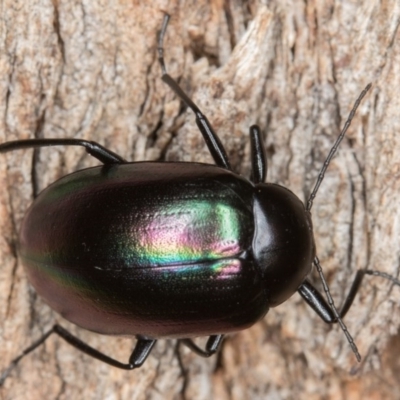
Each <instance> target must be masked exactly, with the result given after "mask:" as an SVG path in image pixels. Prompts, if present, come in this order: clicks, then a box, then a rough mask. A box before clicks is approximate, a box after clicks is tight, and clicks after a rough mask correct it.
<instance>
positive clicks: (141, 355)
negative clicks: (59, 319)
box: [0, 325, 156, 386]
mask: <svg viewBox="0 0 400 400" xmlns="http://www.w3.org/2000/svg"><path fill="white" fill-rule="evenodd" d="M52 333H56V334H57V335H58V336H60V337H61V338H63V339H64V340H65V341H66V342H68V343H69V344H70V345H72V346H74V347H75V348H77V349H78V350H80V351H82V352H83V353H86V354H87V355H89V356H91V357H93V358H96V359H98V360H100V361H103V362H105V363H106V364H109V365H112V366H113V367H117V368H121V369H127V370H131V369H135V368H139V367H141V366H142V365H143V363H144V362H145V361H146V358H147V356H148V355H149V354H150V352H151V350H152V348H153V346H154V345H155V343H156V340H155V339H148V338H144V337H140V338H139V339H138V341H137V342H136V346H135V348H134V349H133V352H132V354H131V356H130V357H129V362H128V363H127V364H124V363H121V362H119V361H117V360H115V359H113V358H111V357H108V356H106V355H105V354H103V353H101V352H100V351H98V350H96V349H94V348H93V347H91V346H89V345H88V344H86V343H85V342H82V341H81V340H80V339H78V338H77V337H76V336H74V335H72V334H71V333H69V332H68V331H67V330H66V329H64V328H63V327H61V326H60V325H54V326H53V328H51V329H50V330H49V331H47V332H46V333H45V334H44V335H43V336H42V337H41V338H40V339H38V340H37V341H36V342H34V343H33V344H32V345H31V346H29V347H28V348H26V349H25V350H24V351H23V352H22V354H21V355H19V356H18V357H17V358H15V359H14V360H13V361H11V363H10V365H9V366H8V368H7V369H6V370H5V371H4V372H3V373H2V374H1V375H0V386H2V385H3V383H4V381H5V380H6V378H7V377H8V376H9V374H10V372H11V371H12V370H13V369H14V368H15V367H16V366H17V364H18V363H19V362H20V361H21V359H22V358H24V357H25V356H26V355H28V354H29V353H31V352H32V351H33V350H35V349H36V348H37V347H39V346H40V345H41V344H43V343H44V342H45V341H46V339H48V337H49V336H50V335H51V334H52Z"/></svg>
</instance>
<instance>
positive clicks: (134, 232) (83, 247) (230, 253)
mask: <svg viewBox="0 0 400 400" xmlns="http://www.w3.org/2000/svg"><path fill="white" fill-rule="evenodd" d="M65 210H68V212H66V211H65ZM253 234H254V221H253V216H252V185H251V184H250V183H249V182H248V181H247V180H245V179H241V178H239V177H238V176H237V175H233V174H231V173H230V172H228V171H225V170H223V169H220V168H217V167H214V166H211V165H205V164H186V163H132V164H122V165H115V166H111V167H110V166H104V167H96V168H91V169H87V170H83V171H79V172H77V173H74V174H71V175H68V176H66V177H64V178H62V179H60V180H59V181H57V182H55V183H54V184H53V185H52V186H50V187H49V188H48V189H46V190H45V191H44V192H43V193H41V194H40V195H39V197H38V198H37V199H36V200H35V202H34V204H33V205H32V207H31V208H30V210H29V211H28V213H27V215H26V217H25V219H24V222H23V225H22V229H21V238H20V244H21V248H20V252H21V256H22V258H23V261H24V265H25V266H26V269H27V271H28V276H29V279H30V281H31V282H32V284H33V285H34V286H35V288H36V290H37V291H38V293H39V294H40V295H41V296H42V297H43V298H44V299H45V300H46V301H47V302H48V303H49V304H50V306H51V307H52V308H54V309H55V310H56V311H58V312H60V313H61V314H62V315H63V316H65V317H66V318H67V319H69V320H70V321H72V322H74V323H76V324H78V325H81V326H83V327H85V328H87V329H91V330H94V331H97V332H100V333H107V334H125V335H127V334H146V335H149V336H153V337H159V336H181V337H182V336H190V335H191V334H197V335H199V334H211V333H223V332H227V331H231V330H238V329H242V328H245V327H247V326H249V325H251V324H252V323H254V322H255V321H256V320H257V319H259V318H261V317H262V316H263V315H264V314H265V312H266V310H267V305H266V304H265V299H264V298H263V297H264V295H263V289H262V287H261V282H260V276H259V275H260V274H259V272H258V271H257V269H256V268H254V266H253V264H252V260H251V259H250V258H249V255H248V253H247V252H248V250H249V249H250V248H251V244H252V238H253Z"/></svg>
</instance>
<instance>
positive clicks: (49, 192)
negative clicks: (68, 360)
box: [0, 15, 399, 383]
mask: <svg viewBox="0 0 400 400" xmlns="http://www.w3.org/2000/svg"><path fill="white" fill-rule="evenodd" d="M168 20H169V16H168V15H166V16H165V17H164V21H163V26H162V29H161V32H160V36H159V46H158V53H159V61H160V65H161V69H162V79H163V81H164V82H165V83H166V84H167V85H168V86H169V87H170V88H171V89H172V90H173V91H174V92H175V93H176V94H177V95H178V96H179V97H180V98H181V99H182V100H183V101H184V102H185V103H186V105H187V106H188V107H189V108H190V109H191V110H192V111H193V112H194V114H195V116H196V123H197V126H198V127H199V130H200V132H201V134H202V135H203V137H204V140H205V141H206V144H207V146H208V148H209V150H210V153H211V155H212V157H213V159H214V161H215V164H216V165H209V164H200V163H183V162H168V163H166V162H162V163H161V162H139V163H129V162H126V161H125V160H124V159H123V158H121V157H120V156H118V155H117V154H115V153H113V152H112V151H110V150H108V149H106V148H104V147H102V146H101V145H99V144H97V143H95V142H89V141H85V140H80V139H33V140H19V141H13V142H7V143H4V144H2V145H0V152H3V153H4V152H7V151H12V150H18V149H24V148H31V147H43V146H57V145H64V146H71V145H72V146H84V147H85V149H86V151H87V152H88V153H89V154H91V155H92V156H94V157H96V158H97V159H98V160H99V161H101V162H102V163H103V164H104V165H102V166H98V167H94V168H89V169H84V170H81V171H78V172H75V173H72V174H70V175H67V176H65V177H63V178H61V179H59V180H58V181H56V182H55V183H53V184H52V185H51V186H49V187H48V188H47V189H45V190H44V191H43V192H42V193H40V195H39V196H38V197H37V198H36V199H35V201H34V202H33V204H32V205H31V207H30V208H29V210H28V211H27V213H26V215H25V218H24V220H23V223H22V227H21V231H20V237H19V254H20V257H21V260H22V262H23V264H24V266H25V269H26V272H27V274H28V278H29V281H30V282H31V284H32V285H33V286H34V287H35V289H36V291H37V292H38V293H39V295H40V296H41V297H42V298H43V299H44V300H45V301H46V302H47V303H48V304H49V305H50V307H51V308H52V309H54V310H55V311H57V312H58V313H59V314H61V315H62V316H63V317H64V318H66V319H67V320H69V321H71V322H73V323H74V324H76V325H79V326H81V327H83V328H85V329H88V330H90V331H93V332H97V333H101V334H107V335H125V336H126V335H132V336H136V337H137V339H138V340H137V343H136V346H135V348H134V350H133V352H132V354H131V356H130V358H129V361H128V363H126V364H125V363H121V362H119V361H116V360H114V359H112V358H110V357H108V356H107V355H104V354H103V353H100V352H99V351H97V350H95V349H93V348H92V347H90V346H88V345H87V344H86V343H83V342H82V341H80V340H79V339H78V338H76V337H75V336H73V335H72V334H70V333H69V332H68V331H66V330H65V329H64V328H62V327H61V326H60V325H55V326H54V327H53V328H52V329H51V330H50V331H48V332H47V333H45V334H44V335H43V336H42V337H41V338H40V339H39V340H38V341H36V342H35V343H34V344H33V345H32V346H30V347H29V348H27V349H26V350H25V351H24V352H23V353H22V354H21V355H20V356H19V357H17V358H16V359H15V360H14V361H13V362H12V363H11V365H10V366H9V368H8V369H7V370H6V371H5V372H4V373H3V375H2V378H1V380H0V383H2V382H3V381H4V379H5V378H6V376H7V375H8V374H9V372H10V371H11V369H12V368H13V367H14V366H15V365H16V364H17V363H18V362H19V361H20V359H21V358H22V357H23V356H25V355H26V354H28V353H29V352H31V351H33V350H34V349H35V348H37V347H38V346H39V345H41V344H42V343H43V342H44V341H45V340H46V339H47V338H48V337H49V336H50V335H51V334H52V333H56V334H58V335H59V336H60V337H62V338H63V339H65V340H66V341H67V342H68V343H70V344H71V345H73V346H74V347H75V348H77V349H78V350H81V351H82V352H84V353H86V354H88V355H90V356H92V357H94V358H97V359H99V360H101V361H104V362H106V363H108V364H110V365H113V366H115V367H119V368H123V369H134V368H137V367H140V366H141V365H142V364H143V362H144V361H145V360H146V358H147V356H148V355H149V354H150V351H151V349H152V348H153V346H154V344H155V343H156V340H157V339H158V338H166V337H168V338H171V337H172V338H179V339H180V340H181V341H182V343H184V344H185V345H186V346H188V347H189V348H190V349H192V350H193V351H194V352H196V353H197V354H199V355H200V356H204V357H208V356H210V355H212V354H214V353H215V352H216V351H217V349H218V347H219V345H220V343H221V341H222V338H223V335H224V334H225V333H228V332H235V331H238V330H241V329H245V328H248V327H250V326H251V325H253V324H254V323H255V322H257V321H258V320H260V319H261V318H263V317H264V316H265V314H266V313H267V312H268V310H269V308H270V307H275V306H278V305H279V304H281V303H282V302H284V301H285V300H287V299H288V298H289V297H290V296H292V294H293V293H295V292H296V291H297V292H299V293H300V295H301V296H302V297H303V298H304V300H305V301H306V302H307V303H308V304H309V305H310V306H311V308H312V309H313V310H314V311H315V312H316V313H317V314H318V315H319V316H320V317H321V318H322V319H323V320H324V321H325V322H327V323H334V322H339V323H340V325H341V326H342V329H343V330H344V332H345V334H346V336H347V338H348V340H349V342H350V344H351V346H352V348H353V351H354V352H355V354H356V356H357V358H358V359H359V358H360V356H359V354H358V351H357V348H356V346H355V344H354V342H353V340H352V338H351V336H350V334H349V333H348V331H347V329H346V327H345V326H344V324H343V322H342V320H341V317H343V316H344V315H345V314H346V312H347V311H348V309H349V308H350V306H351V304H352V302H353V300H354V297H355V295H356V293H357V291H358V289H359V288H360V285H361V281H362V279H363V277H364V275H365V274H375V275H380V276H382V277H385V278H388V279H390V280H391V281H392V282H394V283H396V284H399V281H398V280H396V279H395V278H393V277H389V276H387V275H386V274H383V273H380V272H376V271H371V270H360V271H358V273H357V275H356V278H355V280H354V282H353V285H352V287H351V289H350V292H349V295H348V296H347V298H346V301H345V303H344V306H343V307H342V309H341V311H340V312H339V313H338V312H337V310H336V308H335V307H334V305H333V301H332V298H331V296H330V294H329V291H328V288H327V285H326V282H325V280H324V278H323V276H322V271H321V267H320V265H319V261H318V258H317V257H316V255H315V245H314V238H313V232H312V223H311V214H310V210H311V207H312V202H313V199H314V198H315V195H316V193H317V190H318V188H319V186H320V184H321V182H322V180H323V177H324V173H325V171H326V169H327V167H328V165H329V162H330V160H331V158H332V157H333V154H334V153H335V151H336V149H337V147H338V145H339V143H340V141H341V140H342V138H343V136H344V134H345V132H346V130H347V129H348V127H349V125H350V122H351V120H352V118H353V116H354V113H355V110H356V108H357V107H358V105H359V103H360V101H361V99H362V98H363V97H364V95H365V94H366V92H367V91H368V89H369V87H370V85H368V86H367V87H366V89H365V90H364V91H363V92H362V93H361V95H360V96H359V98H358V100H357V101H356V103H355V105H354V108H353V110H352V111H351V113H350V115H349V118H348V120H347V122H346V124H345V126H344V128H343V130H342V132H341V134H340V136H339V137H338V139H337V141H336V143H335V145H334V146H333V148H332V150H331V152H330V154H329V156H328V158H327V160H326V161H325V164H324V166H323V168H322V170H321V172H320V175H319V178H318V180H317V183H316V185H315V188H314V190H313V192H312V194H311V196H310V199H309V201H308V203H307V206H306V207H305V206H304V205H303V203H302V202H301V201H300V200H299V199H298V197H297V196H295V195H294V194H293V193H292V192H291V191H289V190H288V189H286V188H284V187H282V186H279V185H275V184H269V183H264V179H265V176H266V170H267V166H266V159H265V155H264V150H263V145H262V141H261V134H260V130H259V128H258V127H257V126H252V127H251V128H250V140H251V146H252V151H251V154H252V177H251V180H248V179H246V178H243V177H241V176H239V175H237V174H235V173H233V172H232V170H231V167H230V165H229V161H228V158H227V155H226V153H225V150H224V148H223V146H222V144H221V142H220V140H219V139H218V136H217V135H216V133H215V132H214V130H213V128H212V127H211V125H210V123H209V122H208V120H207V118H206V117H205V116H204V114H203V113H202V112H201V111H200V109H199V108H198V107H197V106H196V105H195V104H194V103H193V102H192V100H190V98H189V97H188V96H187V95H186V94H185V93H184V92H183V91H182V89H181V88H180V87H179V85H178V84H177V82H176V81H175V80H174V79H173V78H172V77H171V76H170V75H168V74H167V72H166V67H165V63H164V57H163V38H164V35H165V32H166V28H167V24H168ZM313 263H314V264H315V266H316V267H317V269H318V271H319V272H320V274H321V278H322V281H323V285H324V289H325V292H326V294H327V296H328V302H326V301H325V300H324V299H323V297H322V295H321V294H320V293H319V292H318V291H317V289H316V288H315V287H314V286H313V285H312V284H311V283H310V281H309V280H308V279H307V275H308V274H309V273H310V271H311V266H312V264H313ZM196 336H209V339H208V341H207V344H206V348H205V349H201V348H200V347H198V346H197V345H196V344H195V343H194V342H193V340H192V338H193V337H196Z"/></svg>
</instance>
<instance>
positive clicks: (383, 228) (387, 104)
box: [0, 0, 400, 400]
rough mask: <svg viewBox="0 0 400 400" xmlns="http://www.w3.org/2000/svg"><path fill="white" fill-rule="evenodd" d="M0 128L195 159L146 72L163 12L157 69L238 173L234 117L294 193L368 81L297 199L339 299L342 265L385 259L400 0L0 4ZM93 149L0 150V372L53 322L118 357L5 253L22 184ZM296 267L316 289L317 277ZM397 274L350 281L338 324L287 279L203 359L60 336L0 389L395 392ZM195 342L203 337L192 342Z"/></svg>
mask: <svg viewBox="0 0 400 400" xmlns="http://www.w3.org/2000/svg"><path fill="white" fill-rule="evenodd" d="M0 4H1V7H0V116H1V117H0V124H1V126H0V141H1V142H4V141H7V140H15V139H18V138H35V137H37V138H42V137H44V138H48V137H56V138H66V137H71V138H72V137H74V138H84V139H88V140H95V141H98V142H99V143H101V144H103V145H105V146H106V147H108V148H110V149H111V150H113V151H115V152H116V153H118V154H120V155H121V156H122V157H124V158H126V159H129V160H134V161H138V160H165V161H172V160H174V161H175V160H180V161H198V162H212V160H211V157H210V155H209V152H208V151H207V149H206V146H205V144H204V141H203V139H202V137H201V135H200V133H199V132H198V130H197V127H196V125H195V122H194V117H193V114H192V113H191V112H190V111H188V110H187V109H186V108H185V107H183V105H182V103H181V102H180V101H179V99H177V97H176V96H175V95H174V94H173V93H172V92H171V90H170V89H169V88H168V87H167V86H166V85H165V84H163V82H162V81H161V79H160V68H159V65H158V61H157V54H156V33H157V31H158V30H159V28H160V26H161V21H162V18H163V11H167V12H168V13H170V14H171V15H172V19H171V23H170V26H169V29H168V32H167V37H166V42H165V47H166V62H167V67H168V70H169V72H170V74H171V75H172V76H173V77H175V78H176V79H177V80H178V81H179V82H180V84H181V85H182V87H183V88H184V89H185V90H186V91H187V92H188V93H189V94H190V96H191V97H192V98H193V99H194V100H195V101H196V103H197V104H198V105H199V106H200V108H201V109H202V110H203V111H204V113H205V114H206V115H207V117H208V118H209V120H210V121H211V122H212V124H213V126H214V128H215V129H216V131H217V132H218V134H219V136H220V138H221V140H222V142H223V143H224V145H225V146H226V149H227V152H228V154H229V157H230V160H231V163H232V166H233V168H234V170H235V171H237V172H238V173H241V174H244V175H248V174H249V170H250V158H249V150H250V146H249V135H248V129H249V127H250V126H251V125H252V124H254V123H258V124H259V125H260V126H261V129H262V131H263V133H264V137H265V144H266V149H267V156H268V163H269V170H268V178H267V179H268V181H270V182H276V183H279V184H282V185H284V186H287V187H289V188H290V189H291V190H292V191H293V192H295V193H296V194H297V195H298V196H299V197H300V198H301V199H303V200H306V199H307V196H308V195H309V193H310V191H311V189H312V187H313V185H314V183H315V180H316V177H317V175H318V171H319V169H320V168H321V166H322V163H323V161H324V159H325V158H326V156H327V154H328V151H329V149H330V148H331V146H332V144H333V142H334V140H335V138H336V136H337V135H338V133H339V131H340V129H341V127H342V125H343V123H344V121H345V119H346V118H347V115H348V113H349V111H350V109H351V107H352V105H353V103H354V101H355V99H356V98H357V96H358V95H359V93H360V92H361V90H362V89H363V88H364V87H365V86H366V85H367V83H369V82H372V89H371V90H370V92H369V93H368V95H367V96H366V98H365V99H364V101H363V102H362V105H361V106H360V108H359V110H358V112H357V115H356V117H355V119H354V120H353V123H352V125H351V127H350V129H349V131H348V133H347V136H346V138H345V139H344V141H343V143H342V144H341V146H340V150H339V152H338V154H337V155H336V157H335V158H334V159H333V161H332V164H331V166H330V168H329V170H328V173H327V175H326V177H325V180H324V182H323V184H322V186H321V189H320V191H319V193H318V196H317V198H316V201H315V203H314V208H313V221H314V229H315V238H316V242H317V249H318V250H317V251H318V255H319V258H320V260H321V263H322V266H323V269H324V271H325V274H326V276H327V280H328V282H329V284H330V288H331V291H332V295H333V297H334V299H335V301H336V304H337V305H340V303H341V301H342V299H344V297H345V295H346V293H347V290H348V289H349V286H350V283H351V281H352V278H353V277H354V275H355V271H356V270H357V269H360V268H372V269H376V270H380V271H383V272H386V273H389V274H391V275H394V276H398V274H399V267H400V265H399V263H400V246H399V242H400V241H399V239H400V212H399V206H398V204H399V197H400V135H399V134H398V133H399V131H400V115H399V110H400V95H399V88H400V40H399V39H400V33H399V29H398V27H399V21H400V3H399V2H398V1H397V0H388V1H384V2H382V1H377V0H373V1H368V2H366V1H361V0H358V1H357V0H353V1H352V0H349V1H333V0H322V1H317V0H313V1H308V2H304V1H300V0H291V1H274V0H271V1H261V0H259V1H258V0H253V1H248V2H245V1H243V2H240V1H232V0H231V1H229V0H225V1H223V0H218V1H217V0H216V1H212V2H207V1H180V2H179V1H162V0H157V1H153V2H144V1H143V2H139V1H133V0H131V1H122V0H121V1H115V2H114V1H98V2H94V1H88V0H52V1H50V0H31V1H29V2H28V1H25V0H3V1H1V3H0ZM96 164H98V162H97V161H96V160H95V159H93V158H92V157H90V156H87V155H86V153H85V152H84V150H82V149H80V148H64V147H57V148H51V149H49V148H47V149H41V150H40V151H37V152H36V153H35V154H34V153H33V151H32V150H26V151H15V152H12V153H8V154H6V155H1V157H0V183H1V188H2V190H1V191H0V228H1V237H0V259H1V266H0V321H1V322H0V371H3V370H5V368H6V367H7V366H8V365H9V363H10V361H11V360H12V359H13V358H14V357H15V356H17V355H19V354H20V353H21V351H22V349H24V348H26V347H27V346H28V345H29V344H31V343H32V342H33V341H34V340H35V339H37V338H38V337H40V335H41V334H42V333H43V332H44V331H46V330H47V329H49V328H50V327H51V326H52V325H53V324H54V323H55V322H56V321H57V322H59V323H60V324H62V325H63V326H64V327H66V328H67V329H70V330H71V331H72V332H73V333H75V334H76V335H78V336H79V337H80V338H81V339H82V340H85V341H87V342H88V343H89V344H91V345H92V346H94V347H96V348H98V349H100V350H102V351H104V352H105V353H107V354H109V355H111V356H114V357H115V358H117V359H119V360H121V361H124V362H125V361H127V359H128V357H129V354H130V351H131V349H132V346H133V344H134V342H135V340H134V339H125V338H113V337H104V336H99V335H96V334H93V333H90V332H87V331H84V330H82V329H79V328H78V327H75V326H73V325H71V324H69V323H68V322H66V321H64V320H63V319H62V318H61V317H59V316H57V315H56V314H55V313H53V312H52V311H51V310H50V309H49V307H47V306H46V305H45V304H44V303H43V301H42V300H41V299H40V298H39V297H37V295H36V294H35V292H34V290H33V289H32V288H31V287H30V286H29V283H28V282H27V279H26V276H25V273H24V270H23V268H22V266H21V264H20V262H19V260H18V257H17V236H18V227H19V226H20V223H21V220H22V218H23V215H24V212H25V210H26V209H27V207H29V204H30V203H31V202H32V199H33V197H34V196H35V194H37V193H38V192H39V191H40V190H42V189H43V188H44V187H46V186H47V185H49V184H50V183H51V182H53V181H54V180H56V179H57V178H59V177H61V176H63V175H65V174H67V173H69V172H72V171H75V170H77V169H81V168H84V167H88V166H92V165H96ZM311 279H312V280H313V281H314V282H315V284H316V285H317V286H318V287H321V285H320V283H319V281H318V278H317V275H316V274H315V273H313V274H312V276H311ZM399 301H400V288H399V287H393V285H391V284H390V283H389V282H388V281H386V280H384V279H381V278H376V277H367V278H366V279H365V281H364V284H363V287H362V290H361V291H360V293H359V295H358V297H357V299H356V301H355V303H354V306H353V308H352V309H351V310H350V312H349V313H348V315H347V316H346V318H345V322H346V324H347V326H348V328H349V331H350V332H351V334H352V335H353V336H354V339H355V341H356V343H357V346H358V347H359V350H360V353H361V355H362V357H363V359H362V362H361V363H357V361H356V359H355V357H354V355H353V354H352V352H351V349H350V347H349V345H348V343H347V341H346V339H345V337H344V335H343V332H342V331H341V330H340V328H339V327H338V326H327V325H325V324H324V323H323V322H322V321H321V320H320V319H319V318H318V317H317V316H316V315H315V314H314V313H313V312H312V311H311V310H310V309H309V308H308V307H307V306H306V305H305V304H304V302H303V301H302V300H301V298H300V296H299V295H298V294H295V295H294V296H293V297H292V298H291V299H290V300H288V301H287V302H286V303H284V304H283V305H281V306H279V307H277V308H276V309H272V310H271V311H270V313H269V314H268V316H267V317H266V318H265V319H264V320H263V321H262V322H260V323H257V324H256V325H254V326H253V327H252V328H251V329H248V330H246V331H243V332H238V333H237V334H234V335H230V336H228V337H227V338H226V340H225V341H224V344H223V347H222V350H221V352H220V353H219V355H218V356H216V357H213V358H210V359H201V358H199V357H197V356H196V355H194V354H192V353H191V352H190V351H189V350H187V349H185V348H182V347H180V348H178V347H177V345H176V341H173V340H160V341H158V343H157V345H156V347H155V349H154V350H153V352H152V354H151V355H150V357H149V358H148V360H147V362H146V363H145V365H144V366H143V367H142V368H140V369H139V370H135V371H132V372H126V371H121V370H118V369H115V368H113V367H110V366H108V365H105V364H103V363H100V362H98V361H96V360H94V359H92V358H89V357H88V356H86V355H83V354H81V353H79V352H78V351H76V350H75V349H73V348H71V346H69V345H68V344H67V343H65V342H63V341H62V340H61V339H60V338H58V337H52V338H50V339H49V340H48V341H47V342H46V344H45V345H44V346H42V347H40V348H39V349H37V350H36V351H35V352H34V353H32V354H30V355H29V356H27V357H26V358H24V359H23V360H22V361H21V363H20V364H19V365H18V367H17V368H16V369H14V370H13V371H12V373H11V374H10V376H9V377H8V379H7V380H6V381H5V383H4V386H3V387H1V388H0V399H1V400H6V399H7V400H8V399H12V400H16V399H24V400H30V399H85V400H89V399H152V400H156V399H188V400H189V399H190V400H195V399H196V400H200V399H218V400H225V399H238V400H239V399H240V400H242V399H294V398H296V399H308V400H310V399H321V398H323V399H395V398H398V396H399V395H398V391H399V383H398V376H399V372H400V363H399V359H400V357H399V355H400V337H399V335H398V328H399V326H400V309H399ZM203 342H204V341H202V342H201V343H203Z"/></svg>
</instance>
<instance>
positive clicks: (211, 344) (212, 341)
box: [180, 335, 224, 357]
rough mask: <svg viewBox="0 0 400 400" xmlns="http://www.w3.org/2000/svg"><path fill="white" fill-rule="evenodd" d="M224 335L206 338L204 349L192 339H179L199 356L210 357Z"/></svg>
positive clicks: (216, 349)
mask: <svg viewBox="0 0 400 400" xmlns="http://www.w3.org/2000/svg"><path fill="white" fill-rule="evenodd" d="M223 338H224V335H212V336H210V337H209V338H208V340H207V344H206V348H205V350H203V349H201V348H200V347H199V346H197V344H195V343H194V342H193V340H192V339H180V340H181V342H182V343H183V344H184V345H185V346H187V347H189V349H190V350H192V351H193V352H195V353H196V354H197V355H198V356H200V357H211V356H212V355H213V354H215V353H216V352H217V351H218V349H219V347H220V345H221V343H222V339H223Z"/></svg>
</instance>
